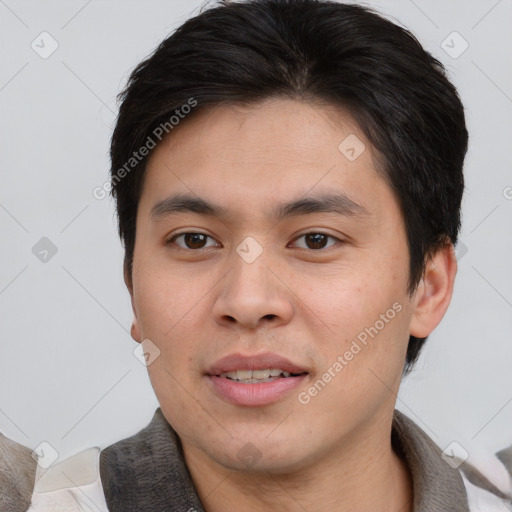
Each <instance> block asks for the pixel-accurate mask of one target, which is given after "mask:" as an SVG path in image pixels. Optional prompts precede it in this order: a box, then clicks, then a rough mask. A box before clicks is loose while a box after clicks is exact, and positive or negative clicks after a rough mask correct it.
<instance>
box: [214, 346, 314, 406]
mask: <svg viewBox="0 0 512 512" xmlns="http://www.w3.org/2000/svg"><path fill="white" fill-rule="evenodd" d="M308 375H309V372H308V371H307V369H306V368H305V367H302V366H299V365H298V364H295V363H292V362H291V361H290V360H288V359H286V358H285V357H282V356H279V355H277V354H271V353H264V354H257V355H243V354H231V355H229V356H226V357H224V358H222V359H220V360H219V361H217V362H216V363H215V364H214V365H212V367H211V368H210V369H209V370H208V371H207V373H206V376H207V377H208V379H209V381H210V383H211V386H212V388H213V391H214V393H215V394H216V395H217V396H219V397H220V398H222V399H223V400H225V401H227V402H229V403H231V404H235V405H239V406H249V407H251V406H252V407H256V406H263V405H268V404H272V403H275V402H277V401H279V400H281V399H283V398H284V397H285V396H286V395H288V394H289V393H290V392H291V391H292V390H293V389H296V388H297V387H298V386H299V385H300V384H301V383H302V382H303V381H304V379H306V377H307V376H308Z"/></svg>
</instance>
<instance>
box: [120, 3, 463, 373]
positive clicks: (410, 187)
mask: <svg viewBox="0 0 512 512" xmlns="http://www.w3.org/2000/svg"><path fill="white" fill-rule="evenodd" d="M274 97H286V98H293V99H299V100H305V101H321V102H326V103H328V104H331V105H334V106H340V107H343V108H344V109H348V111H349V112H350V113H351V114H352V115H353V117H354V118H355V119H356V121H357V122H358V124H359V126H360V128H361V129H362V130H363V132H364V133H365V135H366V137H367V138H368V140H369V141H370V143H371V144H372V145H373V147H374V148H375V150H376V152H377V155H378V159H377V160H378V165H377V167H378V172H379V173H380V174H381V175H382V177H383V178H384V179H385V180H386V181H387V183H388V184H389V186H390V187H391V189H392V190H393V191H394V194H395V196H396V198H397V201H398V203H399V205H400V208H401V211H402V214H403V218H404V221H405V228H406V234H407V241H408V248H409V262H410V263H409V292H410V293H413V291H414V290H415V289H416V287H417V285H418V283H419V281H420V279H421V277H422V275H423V273H424V270H425V265H426V263H427V261H428V259H429V258H430V257H431V256H432V255H433V254H434V253H435V252H436V251H437V250H439V249H440V248H442V247H443V246H445V245H446V244H447V243H449V242H451V243H453V244H454V245H455V244H456V242H457V237H458V232H459V229H460V205H461V199H462V193H463V189H464V181H463V173H462V168H463V162H464V156H465V153H466V150H467V140H468V134H467V130H466V125H465V119H464V109H463V106H462V103H461V101H460V98H459V95H458V93H457V91H456V89H455V87H454V86H453V85H452V84H451V83H450V81H449V80H448V79H447V77H446V74H445V69H444V67H443V65H442V64H441V63H440V62H439V61H438V60H436V59H435V58H434V57H433V56H432V55H430V54H429V53H428V52H426V51H425V50H424V49H423V48H422V46H421V45H420V43H419V42H418V41H417V39H416V38H415V37H414V36H413V35H412V34H411V33H410V32H408V31H407V30H406V29H404V28H402V27H400V26H398V25H395V24H394V23H392V22H390V21H388V20H386V19H385V18H383V17H382V16H380V15H379V14H377V13H376V12H374V11H373V10H371V9H369V8H367V7H362V6H356V5H348V4H342V3H338V2H334V1H322V0H318V1H317V0H248V1H241V2H230V1H227V0H225V1H221V2H220V4H219V5H217V6H215V7H212V8H209V9H207V10H205V11H203V12H201V13H200V14H199V15H197V16H195V17H193V18H191V19H189V20H188V21H186V22H185V23H184V24H183V25H182V26H181V27H179V28H178V29H177V30H176V31H175V32H174V33H173V34H172V35H171V36H169V37H168V38H167V39H165V40H164V41H163V42H162V43H161V44H160V45H159V46H158V47H157V48H156V50H155V51H154V52H153V53H152V54H151V55H150V56H149V57H148V58H146V59H145V60H144V61H143V62H141V63H140V64H139V65H138V66H137V67H136V68H135V70H134V71H133V72H132V74H131V76H130V78H129V81H128V84H127V86H126V88H125V89H124V90H123V91H122V92H121V93H120V94H119V97H118V99H119V100H120V101H121V105H120V110H119V117H118V120H117V124H116V127H115V130H114V132H113V136H112V143H111V151H110V155H111V161H112V167H111V186H112V195H113V196H114V197H115V199H116V205H117V214H118V221H119V234H120V237H121V239H122V241H123V243H124V248H125V262H124V263H125V270H126V271H127V272H128V275H129V276H131V272H132V263H133V251H134V246H135V223H136V215H137V206H138V202H139V199H140V196H141V192H142V187H143V183H144V171H145V166H146V162H147V157H144V158H141V157H140V156H139V155H137V159H136V160H135V159H134V158H133V156H134V152H136V151H137V150H138V149H139V148H142V147H144V146H145V145H146V146H149V144H148V142H149V141H150V140H151V141H152V142H153V145H154V142H155V141H154V139H155V138H159V137H155V134H160V133H161V132H162V128H158V127H164V128H165V132H166V133H170V131H171V130H172V129H173V128H174V123H173V122H172V120H171V118H172V117H174V118H176V119H178V118H177V116H176V114H178V113H182V112H186V110H185V109H184V107H183V106H184V105H191V101H193V102H194V105H197V106H195V108H194V110H193V112H191V113H190V115H189V116H188V117H191V116H193V115H195V114H196V113H197V112H199V111H202V110H204V109H206V108H209V107H214V106H218V105H222V104H244V105H245V104H253V103H255V102H258V101H261V100H264V99H268V98H274ZM182 109H183V110H182ZM188 111H190V108H188ZM181 117H183V116H180V118H181ZM188 117H187V118H188ZM158 130H160V131H158ZM162 133H163V132H162ZM340 142H341V141H340ZM150 147H151V146H150ZM130 159H132V160H130ZM127 162H131V164H133V165H130V168H128V167H127ZM123 169H124V172H121V170H123ZM121 175H122V179H121V178H120V176H121ZM425 340H426V338H415V337H414V336H411V337H410V340H409V346H408V349H407V358H406V365H405V367H404V374H405V373H408V372H409V371H410V369H411V368H412V365H413V363H414V362H415V361H416V359H417V357H418V355H419V352H420V349H421V347H422V346H423V344H424V342H425Z"/></svg>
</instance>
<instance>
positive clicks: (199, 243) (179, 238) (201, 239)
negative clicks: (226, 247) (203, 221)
mask: <svg viewBox="0 0 512 512" xmlns="http://www.w3.org/2000/svg"><path fill="white" fill-rule="evenodd" d="M208 239H210V240H211V241H212V242H213V244H212V243H211V242H210V243H209V244H208ZM170 242H174V243H176V245H178V246H179V247H181V248H182V249H204V248H206V247H212V246H215V245H217V244H216V242H215V240H214V239H213V238H212V237H211V236H208V235H205V234H204V233H180V234H179V235H175V236H173V237H172V238H171V240H170Z"/></svg>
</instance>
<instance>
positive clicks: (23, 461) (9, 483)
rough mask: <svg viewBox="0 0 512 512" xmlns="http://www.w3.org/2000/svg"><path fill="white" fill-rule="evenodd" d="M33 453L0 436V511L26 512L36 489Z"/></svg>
mask: <svg viewBox="0 0 512 512" xmlns="http://www.w3.org/2000/svg"><path fill="white" fill-rule="evenodd" d="M31 453H32V451H31V450H30V449H29V448H27V447H25V446H22V445H20V444H18V443H16V442H15V441H12V440H11V439H8V438H7V437H5V436H3V435H2V434H0V510H6V511H7V510H8V511H10V512H18V511H23V512H25V511H26V510H27V509H28V507H29V505H30V498H31V496H32V490H33V488H34V481H35V475H36V462H35V460H34V459H33V458H32V457H31Z"/></svg>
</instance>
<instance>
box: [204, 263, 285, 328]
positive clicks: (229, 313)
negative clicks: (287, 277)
mask: <svg viewBox="0 0 512 512" xmlns="http://www.w3.org/2000/svg"><path fill="white" fill-rule="evenodd" d="M233 260H234V261H233V265H232V268H231V271H230V272H228V273H227V275H226V277H225V279H224V280H223V281H222V287H221V289H220V292H219V295H218V296H217V298H216V300H215V304H214V306H213V314H214V317H215V321H216V322H217V323H218V324H220V325H223V326H229V325H234V324H238V325H239V326H241V327H244V328H247V329H256V328H257V327H259V326H263V325H267V324H268V325H269V326H270V325H272V326H274V327H277V326H279V325H284V324H286V323H288V322H290V320H291V318H292V316H293V311H294V308H293V301H292V297H293V293H292V291H291V290H290V289H289V288H288V287H287V286H286V285H285V284H284V282H283V280H281V278H280V277H279V272H278V271H277V266H276V265H272V267H273V268H272V269H271V268H269V266H268V261H267V260H266V258H265V257H263V255H262V256H260V257H259V258H258V259H257V260H256V261H254V262H252V263H247V262H246V261H244V260H243V259H242V258H240V257H239V256H238V255H235V256H234V258H233Z"/></svg>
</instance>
